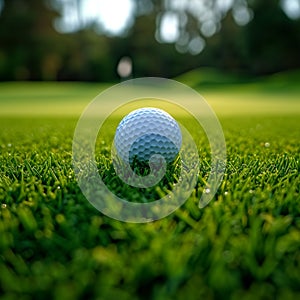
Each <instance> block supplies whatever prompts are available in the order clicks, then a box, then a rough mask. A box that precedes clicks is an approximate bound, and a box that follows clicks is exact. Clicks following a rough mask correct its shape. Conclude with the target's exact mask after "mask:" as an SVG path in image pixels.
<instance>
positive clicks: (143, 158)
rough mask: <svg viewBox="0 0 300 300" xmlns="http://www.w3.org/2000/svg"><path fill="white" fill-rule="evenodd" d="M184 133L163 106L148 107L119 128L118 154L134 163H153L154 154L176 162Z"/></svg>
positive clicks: (116, 140)
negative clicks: (151, 160)
mask: <svg viewBox="0 0 300 300" xmlns="http://www.w3.org/2000/svg"><path fill="white" fill-rule="evenodd" d="M181 143H182V135H181V131H180V127H179V125H178V123H177V122H176V120H175V119H174V118H173V117H172V116H170V115H169V114H168V113H167V112H165V111H164V110H162V109H158V108H153V107H145V108H140V109H137V110H134V111H132V112H131V113H129V114H128V115H126V116H125V117H124V118H123V119H122V120H121V122H120V124H119V125H118V127H117V130H116V134H115V138H114V144H115V149H116V151H117V155H118V156H119V157H120V158H121V159H122V160H124V161H127V162H129V163H132V162H133V161H134V160H137V161H139V162H149V160H150V158H151V156H152V155H154V154H158V155H161V156H163V157H164V158H165V160H166V162H167V163H169V162H172V161H173V160H174V159H175V158H176V156H177V154H178V153H179V150H180V148H181Z"/></svg>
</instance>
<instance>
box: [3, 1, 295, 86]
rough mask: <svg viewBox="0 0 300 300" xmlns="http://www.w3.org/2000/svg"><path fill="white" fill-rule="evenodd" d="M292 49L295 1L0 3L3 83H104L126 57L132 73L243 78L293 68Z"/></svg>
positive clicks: (116, 76)
mask: <svg viewBox="0 0 300 300" xmlns="http://www.w3.org/2000/svg"><path fill="white" fill-rule="evenodd" d="M299 53H300V3H299V1H298V0H264V1H261V0H248V1H247V0H225V1H221V0H173V1H170V0H123V1H120V0H119V1H118V0H113V1H100V0H99V1H98V0H0V80H2V81H13V80H22V81H24V80H39V81H41V80H47V81H49V80H51V81H52V80H59V81H102V82H103V81H109V82H113V81H117V80H119V78H120V76H121V77H122V76H124V77H127V76H125V75H127V74H126V62H130V63H131V62H132V74H131V77H140V76H161V77H175V76H178V75H180V74H182V73H184V72H186V71H189V70H192V69H195V68H199V67H211V68H217V69H219V70H223V71H226V72H230V73H234V74H236V75H238V76H241V75H243V76H244V77H247V76H248V77H249V76H250V77H252V76H260V75H267V74H273V73H276V72H282V71H287V70H294V69H297V68H299V67H300V59H299ZM124 57H126V58H127V60H126V59H125V75H124V74H123V73H122V72H121V74H120V72H119V74H118V72H117V66H118V64H119V62H120V60H121V61H122V58H123V62H124ZM123 67H124V66H123ZM123 71H124V70H123ZM129 71H130V70H129ZM129 73H131V72H129ZM122 74H123V75H122Z"/></svg>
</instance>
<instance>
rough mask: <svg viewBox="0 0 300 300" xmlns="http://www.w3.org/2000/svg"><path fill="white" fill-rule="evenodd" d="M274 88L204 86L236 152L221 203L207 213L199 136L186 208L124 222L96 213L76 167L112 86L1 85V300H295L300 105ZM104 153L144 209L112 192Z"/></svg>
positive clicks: (295, 96) (104, 150) (299, 244)
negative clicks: (98, 103) (88, 110)
mask: <svg viewBox="0 0 300 300" xmlns="http://www.w3.org/2000/svg"><path fill="white" fill-rule="evenodd" d="M272 82H273V81H272ZM272 85H273V86H274V84H273V83H264V84H262V83H251V84H245V83H243V84H238V85H236V86H233V85H231V86H230V87H228V86H227V85H226V86H224V87H223V88H220V87H219V88H216V89H215V88H210V89H209V88H206V89H205V90H204V92H203V94H204V96H205V97H206V99H207V100H208V101H209V103H210V104H211V105H212V106H213V108H214V109H215V111H216V112H217V114H218V116H220V121H221V123H222V126H223V129H224V134H225V137H226V144H227V154H228V157H227V158H228V161H227V169H226V173H225V177H224V180H223V182H222V184H221V186H220V188H219V190H218V192H217V194H216V196H215V197H214V199H213V200H212V201H211V202H210V203H209V205H208V206H206V207H205V208H203V209H198V206H197V204H198V201H199V196H200V195H201V193H202V190H203V186H204V184H203V180H205V176H206V174H207V171H208V170H209V159H210V157H209V149H208V147H207V145H206V144H205V142H203V139H202V138H199V140H197V144H198V147H199V153H200V166H201V168H200V174H199V180H198V183H197V186H196V187H195V190H194V191H193V193H192V195H191V197H190V198H189V199H188V201H187V202H186V203H185V204H184V205H183V206H182V207H181V208H180V209H178V210H177V211H176V212H174V213H173V214H171V215H170V216H168V217H167V218H164V219H162V220H159V221H156V222H153V223H149V224H129V223H121V222H119V221H116V220H112V219H110V218H108V217H106V216H104V215H103V214H101V213H100V212H98V211H97V210H95V209H94V208H93V207H92V206H91V205H90V204H89V202H88V201H87V200H86V199H85V198H84V196H83V195H82V194H81V191H80V189H79V187H78V185H77V183H76V180H75V178H74V172H73V170H72V166H71V157H72V153H71V150H72V149H71V147H72V135H73V131H74V128H75V126H76V122H77V118H78V115H79V113H80V110H81V109H83V108H84V106H85V105H86V104H87V103H88V102H89V101H90V100H91V99H92V98H93V97H95V96H96V95H97V93H98V92H99V91H100V90H101V89H103V88H105V86H101V85H95V84H94V85H93V84H79V85H78V86H77V85H75V84H62V83H61V84H59V85H56V84H51V83H45V84H38V83H32V84H25V83H23V84H13V83H1V87H0V89H1V95H0V105H1V108H2V107H3V110H1V111H0V115H1V119H0V166H1V168H0V299H78V298H80V299H83V298H90V299H117V298H119V299H163V300H165V299H187V300H188V299H275V298H276V299H299V298H300V288H299V287H300V194H299V193H300V191H299V187H300V175H299V173H300V164H299V162H300V143H299V140H300V123H299V119H300V108H299V95H300V93H298V92H297V87H294V90H293V91H292V92H290V93H287V92H285V93H284V88H282V90H280V91H278V90H276V89H275V90H274V89H273V88H272ZM25 99H26V101H25ZM43 101H44V102H43ZM52 101H53V102H52ZM74 103H75V105H73V104H74ZM45 107H46V108H45ZM68 108H70V109H68ZM40 114H42V116H39V115H40ZM107 133H108V136H109V135H112V134H113V132H107ZM193 134H194V135H196V134H197V133H196V132H194V133H193ZM99 149H100V150H99V152H97V157H96V161H97V163H98V166H99V172H100V173H101V174H105V175H106V176H107V178H108V182H109V183H111V189H113V190H115V191H116V192H120V193H121V194H122V195H124V194H125V195H126V196H128V197H129V198H130V196H132V198H134V197H136V198H138V199H137V200H139V199H140V198H139V197H141V196H140V195H141V193H140V191H139V190H137V189H136V190H133V189H129V188H128V187H126V186H120V185H119V184H114V182H113V178H112V179H111V180H110V176H111V175H112V174H113V169H112V167H111V162H110V160H109V157H108V155H109V144H108V143H106V140H105V141H104V144H103V147H101V148H99ZM174 168H176V166H173V170H174ZM172 172H173V171H172ZM172 172H169V173H168V175H169V176H170V177H171V178H172V176H173V175H172V174H173V173H172ZM175 173H176V172H175ZM169 189H170V187H169V186H166V187H164V189H163V188H160V189H152V190H149V191H148V194H145V193H144V194H143V195H144V196H145V195H147V196H151V197H156V196H160V193H161V190H163V192H164V193H165V192H167V191H168V190H169ZM136 195H139V196H136ZM131 200H133V201H135V200H136V199H135V198H134V199H131ZM140 200H141V199H140Z"/></svg>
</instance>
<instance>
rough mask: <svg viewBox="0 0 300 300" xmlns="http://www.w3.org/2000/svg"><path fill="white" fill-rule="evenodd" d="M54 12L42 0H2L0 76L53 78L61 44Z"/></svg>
mask: <svg viewBox="0 0 300 300" xmlns="http://www.w3.org/2000/svg"><path fill="white" fill-rule="evenodd" d="M56 16H58V13H57V12H55V11H53V10H52V9H50V6H49V5H47V2H45V1H39V0H5V1H4V7H3V11H2V13H1V17H0V43H1V44H0V60H1V63H0V66H1V69H0V77H1V78H3V79H6V80H13V79H18V80H25V79H31V80H40V79H55V78H56V74H57V72H58V70H59V68H60V66H61V63H62V62H61V57H60V54H59V53H60V51H61V50H62V48H63V47H64V45H63V44H62V43H60V41H61V37H60V35H59V34H58V33H57V32H56V31H55V30H54V29H53V27H52V20H53V18H54V17H56Z"/></svg>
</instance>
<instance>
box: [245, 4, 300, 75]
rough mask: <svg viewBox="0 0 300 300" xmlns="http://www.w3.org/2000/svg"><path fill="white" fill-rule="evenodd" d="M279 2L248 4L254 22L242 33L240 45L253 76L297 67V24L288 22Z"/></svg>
mask: <svg viewBox="0 0 300 300" xmlns="http://www.w3.org/2000/svg"><path fill="white" fill-rule="evenodd" d="M280 2H281V1H278V0H277V1H276V0H264V1H260V0H252V1H251V8H252V10H253V12H254V19H253V20H252V21H251V22H250V23H249V24H248V25H247V26H245V28H244V30H243V43H244V46H245V49H244V50H245V51H246V52H245V54H246V57H245V58H246V59H247V61H248V68H249V70H251V72H253V73H254V74H265V73H273V72H277V71H281V70H286V69H292V68H299V67H300V59H299V53H300V21H299V20H292V19H290V18H288V17H287V15H286V14H285V13H284V12H283V10H282V9H281V8H280Z"/></svg>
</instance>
